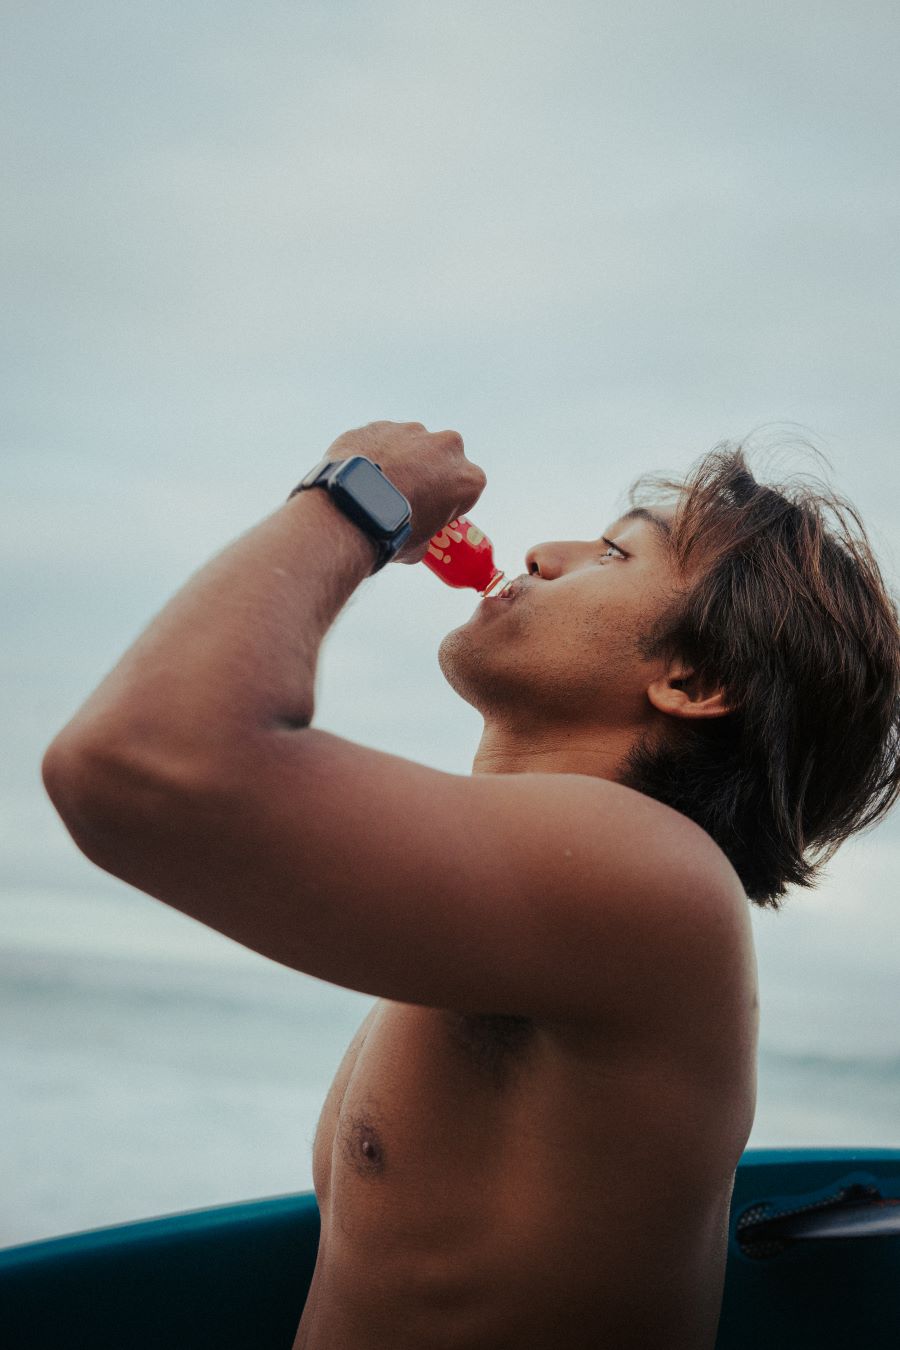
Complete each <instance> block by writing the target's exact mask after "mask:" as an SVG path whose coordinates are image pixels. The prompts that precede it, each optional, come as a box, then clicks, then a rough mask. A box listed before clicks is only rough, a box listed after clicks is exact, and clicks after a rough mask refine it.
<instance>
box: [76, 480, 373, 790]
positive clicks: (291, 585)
mask: <svg viewBox="0 0 900 1350" xmlns="http://www.w3.org/2000/svg"><path fill="white" fill-rule="evenodd" d="M374 563H375V547H374V545H373V544H372V543H370V542H369V540H368V539H367V538H366V537H365V535H364V534H363V533H362V531H361V530H360V529H359V528H358V527H357V526H356V525H354V524H353V523H352V521H350V520H348V519H347V518H346V517H345V516H343V515H342V513H341V512H340V511H339V510H338V509H337V508H336V507H335V505H334V504H333V503H332V502H331V501H330V500H329V499H328V497H327V496H326V494H325V493H324V492H322V491H321V490H319V489H314V490H311V491H308V492H303V493H300V494H298V495H297V496H296V497H293V498H292V499H291V500H290V501H289V502H287V503H286V504H285V505H284V506H283V507H282V508H281V509H280V510H278V511H276V512H275V513H274V514H273V515H271V516H269V517H267V518H266V519H265V520H263V521H262V522H261V523H260V524H259V525H257V526H255V527H254V528H253V529H251V530H250V531H248V532H247V533H246V534H244V535H242V536H241V537H240V538H239V539H238V540H236V541H235V542H234V543H233V544H231V545H230V546H229V547H228V548H226V549H225V550H224V551H223V552H222V553H220V554H219V555H218V556H217V557H215V558H214V559H213V560H212V561H211V562H209V563H207V564H206V566H205V567H203V568H202V569H201V570H200V571H199V572H197V573H196V574H195V575H194V576H193V577H192V578H191V579H190V580H189V581H188V582H187V584H186V585H185V586H184V587H182V589H181V590H180V591H179V592H178V593H177V594H176V595H175V596H174V597H173V599H172V600H170V601H169V603H168V604H167V605H166V607H165V608H164V609H163V610H162V611H161V613H160V614H159V615H158V616H157V617H156V618H155V619H154V620H153V622H152V623H151V624H150V625H149V627H148V628H147V629H146V630H145V632H144V633H143V634H142V635H141V637H139V638H138V640H137V641H136V642H135V643H134V645H133V646H132V647H131V648H129V650H128V651H127V652H126V653H125V655H124V656H123V658H122V660H121V661H120V662H119V663H118V665H117V666H116V667H115V668H114V669H113V670H112V672H111V673H110V674H109V675H108V676H107V677H106V679H105V680H104V681H103V683H102V684H101V685H100V686H99V687H98V688H97V690H96V691H95V692H94V693H93V694H92V695H91V697H90V698H89V699H88V701H87V702H86V703H85V704H84V706H83V707H82V708H81V709H80V711H79V712H78V713H77V714H76V715H75V717H74V718H73V719H72V721H71V722H70V723H69V724H68V725H67V726H66V727H65V728H64V729H63V731H62V732H61V733H60V735H59V737H57V741H56V742H55V743H54V747H58V748H60V751H62V749H63V748H65V747H68V748H73V747H90V748H93V749H95V750H96V751H97V752H99V753H102V752H104V751H108V752H110V753H114V752H115V751H117V750H118V751H121V752H122V753H123V754H124V755H125V756H126V757H128V758H129V759H132V760H134V759H140V761H141V763H142V764H144V765H145V766H153V765H155V766H158V768H159V771H160V774H161V775H162V777H163V778H166V777H168V776H169V774H172V775H175V776H177V775H178V773H179V772H180V771H182V770H184V769H185V767H189V766H191V765H197V764H199V765H204V764H208V763H210V762H214V761H215V760H216V759H217V758H223V759H224V760H226V761H227V760H231V759H233V758H234V757H235V756H237V757H238V758H239V757H240V755H241V753H242V750H243V749H244V748H245V747H246V746H247V744H248V741H249V740H252V739H253V738H258V737H259V736H260V735H263V734H266V733H269V734H272V733H275V732H276V731H277V730H278V729H279V728H281V729H283V728H285V727H303V726H308V725H309V723H310V722H311V720H312V716H313V707H314V686H315V677H316V665H317V661H318V654H319V648H320V646H321V643H322V639H323V638H324V636H325V634H326V632H327V631H328V629H329V628H330V627H331V624H332V623H333V622H334V620H335V618H336V617H337V615H338V613H339V612H340V610H341V609H342V608H343V606H344V605H345V603H346V602H347V600H348V599H349V597H350V595H351V594H352V593H353V591H354V590H355V589H356V588H357V587H358V586H359V584H360V582H362V581H363V580H364V579H365V578H366V577H367V576H368V575H369V574H370V573H371V570H372V568H373V566H374ZM54 747H51V751H52V750H53V748H54Z"/></svg>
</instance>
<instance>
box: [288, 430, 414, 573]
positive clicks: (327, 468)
mask: <svg viewBox="0 0 900 1350" xmlns="http://www.w3.org/2000/svg"><path fill="white" fill-rule="evenodd" d="M312 487H320V488H324V489H325V491H326V492H327V493H328V495H329V497H330V498H331V500H332V501H333V502H334V504H335V506H337V507H338V509H339V510H341V511H343V513H344V515H345V516H348V517H349V518H350V520H352V521H353V523H354V524H355V525H358V526H359V528H360V529H361V530H362V531H363V533H364V534H366V535H368V537H369V538H370V539H371V541H372V543H373V544H374V545H375V548H376V550H377V553H378V558H377V561H376V563H375V566H374V567H373V569H372V572H371V573H370V574H369V575H370V576H373V575H374V574H375V572H378V571H380V570H381V568H382V567H384V565H385V563H386V562H390V560H391V558H393V556H394V554H395V553H396V552H397V551H398V549H400V548H402V547H403V545H404V544H405V543H406V541H407V539H408V538H409V536H410V534H411V533H412V507H411V506H410V504H409V502H408V501H407V499H406V498H405V497H404V495H403V493H402V492H400V491H398V489H397V488H395V487H394V484H393V483H392V482H391V480H390V479H389V478H386V477H385V475H384V474H383V473H382V472H381V465H380V464H375V463H374V462H373V461H372V460H371V459H366V457H365V455H352V456H351V457H350V458H349V459H328V458H325V459H323V460H320V461H319V463H318V464H317V465H316V466H315V468H314V469H310V471H309V473H308V474H307V475H306V477H305V478H304V479H303V481H302V482H301V483H298V485H297V487H295V488H294V491H293V492H292V493H291V494H290V496H289V497H288V501H290V499H291V497H295V496H296V495H297V493H298V492H303V490H304V489H305V488H312Z"/></svg>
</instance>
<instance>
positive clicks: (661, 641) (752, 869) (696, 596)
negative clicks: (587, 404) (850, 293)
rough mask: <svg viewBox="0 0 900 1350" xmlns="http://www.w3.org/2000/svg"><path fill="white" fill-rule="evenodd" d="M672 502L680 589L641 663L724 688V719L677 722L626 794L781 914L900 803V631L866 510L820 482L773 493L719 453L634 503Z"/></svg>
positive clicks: (648, 754) (728, 449)
mask: <svg viewBox="0 0 900 1350" xmlns="http://www.w3.org/2000/svg"><path fill="white" fill-rule="evenodd" d="M661 493H662V494H667V495H668V494H675V516H674V519H673V523H672V531H671V537H670V540H669V544H670V548H671V552H672V557H673V562H674V564H675V567H676V569H677V574H678V575H679V576H680V578H681V579H682V584H683V585H684V586H685V587H686V589H685V590H684V592H683V593H682V594H680V596H679V598H678V599H677V601H676V602H675V603H674V604H673V606H672V608H671V609H669V610H668V612H667V613H666V614H664V616H663V618H662V620H661V621H659V622H657V623H656V624H655V625H654V626H653V628H652V630H651V631H648V632H645V633H643V634H641V635H640V637H639V642H638V645H639V648H640V650H641V652H642V654H643V655H644V656H645V657H646V658H648V659H653V658H656V657H658V656H663V657H672V658H674V657H676V656H680V657H682V658H683V659H684V660H686V661H687V662H688V663H689V664H690V666H691V668H692V669H693V670H694V671H695V673H696V675H697V676H698V678H699V679H700V681H702V682H703V683H704V684H706V683H707V682H708V683H709V686H711V687H716V686H719V685H721V686H722V688H723V689H724V691H725V700H726V703H727V705H728V707H729V709H730V711H729V712H728V713H727V714H725V715H724V716H722V717H710V718H698V719H696V720H693V719H681V718H674V717H673V718H670V719H668V720H669V721H670V722H671V723H672V724H673V725H672V726H671V728H669V729H668V730H667V735H666V737H665V739H664V740H663V741H662V742H661V743H659V744H655V743H652V742H651V741H650V740H649V739H647V738H645V739H644V740H643V741H640V742H638V744H637V745H636V746H635V747H634V749H633V750H632V752H631V754H630V755H629V756H628V757H627V759H626V761H625V763H624V765H623V769H622V771H621V772H620V773H619V775H618V777H619V781H621V782H623V783H625V784H626V785H627V786H629V787H632V788H636V789H637V790H638V791H640V792H643V793H646V794H647V795H648V796H651V797H655V798H656V799H657V800H659V801H662V802H665V803H666V805H668V806H671V807H673V808H674V809H675V810H676V811H680V812H682V814H684V815H686V816H689V817H690V819H691V820H694V821H696V823H697V824H698V825H700V826H701V827H702V828H703V829H704V830H706V831H707V833H708V834H710V835H711V836H712V838H713V839H714V840H715V841H716V843H717V844H718V845H719V847H720V848H721V849H722V851H723V852H724V853H725V855H726V856H727V857H728V859H729V861H730V862H731V864H732V866H733V867H734V869H735V871H736V872H737V874H738V876H739V877H740V879H741V881H742V883H743V885H744V889H745V890H746V892H747V896H748V897H749V899H750V900H753V901H755V902H756V903H758V904H759V905H761V906H763V907H768V908H770V909H775V910H777V909H779V908H780V904H779V899H780V897H782V896H784V895H785V893H786V890H787V887H788V886H789V885H795V886H813V885H814V884H815V883H816V881H817V880H818V873H819V871H820V870H821V868H822V867H823V866H824V864H825V863H826V862H828V860H829V859H830V858H831V857H832V856H833V855H834V853H835V852H836V851H837V849H838V848H839V846H840V845H841V844H842V843H843V841H844V840H845V839H846V838H848V836H849V835H851V834H855V833H857V832H859V831H860V830H864V829H866V828H867V827H870V826H872V825H874V824H875V823H876V822H878V821H879V820H881V819H882V817H883V816H884V815H885V814H886V813H887V812H888V810H889V809H890V807H891V806H892V805H893V803H894V801H895V799H896V798H897V795H898V793H900V626H898V616H897V604H896V601H895V599H894V597H893V596H892V594H891V592H890V591H889V590H888V588H887V586H886V585H885V582H884V579H883V577H882V575H881V572H880V570H879V567H878V564H877V562H876V560H875V557H874V554H873V552H872V548H871V545H870V543H869V540H868V537H867V535H866V531H865V529H864V527H863V525H862V522H861V520H860V519H859V516H858V514H857V512H856V510H855V509H854V507H853V506H852V505H851V504H850V503H849V502H848V501H847V500H846V499H845V498H843V497H840V496H838V495H837V494H836V493H834V492H832V491H831V490H830V488H828V487H827V486H826V485H825V484H823V483H821V482H820V481H819V480H813V481H812V482H811V483H810V482H804V481H802V480H799V481H794V482H792V483H790V484H789V485H786V484H780V485H778V486H777V487H773V486H765V485H764V484H762V483H760V482H757V480H756V478H755V477H754V476H753V474H752V473H751V471H750V469H749V468H748V465H747V462H746V458H745V454H744V448H743V447H742V446H741V445H737V446H735V445H733V444H732V443H730V442H722V443H721V444H719V445H717V446H716V447H715V448H714V449H713V450H711V451H710V452H709V453H708V454H707V455H705V456H704V457H703V458H702V459H701V460H700V461H699V462H698V463H697V464H696V465H695V466H694V467H693V468H692V469H691V470H690V472H689V474H688V476H687V477H686V478H685V479H684V480H683V481H675V480H673V479H671V478H668V477H660V476H658V475H652V474H647V475H644V476H642V477H641V478H640V479H638V480H637V482H636V483H635V484H634V485H633V486H632V488H631V490H630V492H629V500H630V502H631V504H632V505H635V504H645V505H649V504H650V503H656V504H660V500H661V498H660V494H661Z"/></svg>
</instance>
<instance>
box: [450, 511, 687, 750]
mask: <svg viewBox="0 0 900 1350" xmlns="http://www.w3.org/2000/svg"><path fill="white" fill-rule="evenodd" d="M649 514H650V515H651V516H652V517H654V518H655V519H652V518H648V513H647V512H646V511H643V510H641V511H640V513H639V514H637V513H635V514H632V513H631V512H627V513H626V514H625V515H624V516H621V517H619V519H618V520H616V521H614V522H613V523H612V524H611V525H609V526H608V527H607V528H606V529H605V530H603V532H602V536H601V537H598V538H596V539H591V540H567V541H552V542H548V543H544V544H538V545H536V546H535V547H534V548H532V549H529V551H528V553H527V554H526V558H525V561H526V564H527V567H528V575H527V576H525V577H523V578H521V579H520V580H519V581H518V582H517V583H516V587H515V590H514V595H513V598H512V599H490V598H489V599H487V600H483V601H482V602H481V603H480V604H479V605H478V607H477V608H476V610H475V613H474V614H473V615H472V617H471V619H469V621H468V622H467V623H464V624H462V625H461V626H460V627H459V628H455V629H453V630H452V631H451V632H450V633H448V634H447V635H446V637H445V638H444V639H443V641H442V642H441V645H440V649H439V652H438V661H439V663H440V667H441V670H442V671H443V673H444V676H445V677H446V679H447V681H448V682H449V683H450V684H451V685H452V687H453V688H454V689H455V690H456V691H457V693H459V694H460V695H461V697H462V698H464V699H465V700H466V701H467V702H468V703H471V704H472V705H473V707H475V708H477V709H478V710H479V712H481V713H482V714H483V715H485V716H486V717H488V716H490V717H492V718H494V719H497V718H499V719H501V721H502V720H505V719H506V718H509V719H511V722H512V723H515V725H516V726H517V727H518V728H519V729H527V728H528V727H533V728H534V729H535V731H536V732H537V731H539V730H540V728H542V727H545V728H547V729H548V730H549V729H551V728H555V729H558V728H559V727H561V726H568V727H572V728H585V729H586V728H596V729H598V730H602V729H604V728H612V727H616V728H619V727H624V726H633V725H640V724H641V723H643V722H645V721H647V720H648V719H649V718H650V717H652V708H651V706H650V704H649V702H648V700H647V697H646V689H647V686H648V684H649V683H650V681H651V680H652V679H654V678H655V677H657V676H658V675H659V674H660V673H662V672H663V669H664V667H663V664H662V662H661V661H659V662H657V661H654V662H648V661H646V660H645V659H644V658H643V657H642V656H641V654H640V652H639V650H638V647H637V645H636V642H635V639H636V637H637V635H638V634H639V633H640V632H641V631H642V630H645V629H647V628H648V627H649V625H650V624H651V623H652V622H653V621H654V620H655V619H657V618H658V617H659V616H660V615H661V614H662V613H663V611H664V610H665V609H666V608H667V607H668V606H669V605H671V604H672V602H673V601H674V600H675V598H676V596H677V594H678V583H677V580H676V569H675V564H674V561H673V560H671V559H670V556H669V553H668V549H667V532H666V528H665V527H666V526H667V525H668V524H669V523H670V522H671V519H672V514H673V511H672V508H664V507H659V508H654V509H653V510H652V512H651V513H649Z"/></svg>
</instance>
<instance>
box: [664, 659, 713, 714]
mask: <svg viewBox="0 0 900 1350" xmlns="http://www.w3.org/2000/svg"><path fill="white" fill-rule="evenodd" d="M647 697H648V698H649V700H650V702H651V703H652V704H653V706H654V708H656V709H658V710H659V712H662V713H667V714H668V715H669V716H670V717H724V715H725V714H726V713H727V712H730V711H731V710H730V708H729V707H728V706H727V704H726V702H725V691H724V690H723V689H721V688H720V687H719V686H718V685H711V686H706V685H703V684H701V682H700V681H699V679H698V678H697V677H696V676H695V675H694V672H693V671H692V670H691V669H690V667H688V666H682V665H680V664H676V665H674V666H672V667H671V669H670V670H669V671H668V673H667V674H666V675H660V676H659V678H658V679H656V680H654V681H653V683H652V684H649V685H648V686H647Z"/></svg>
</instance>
